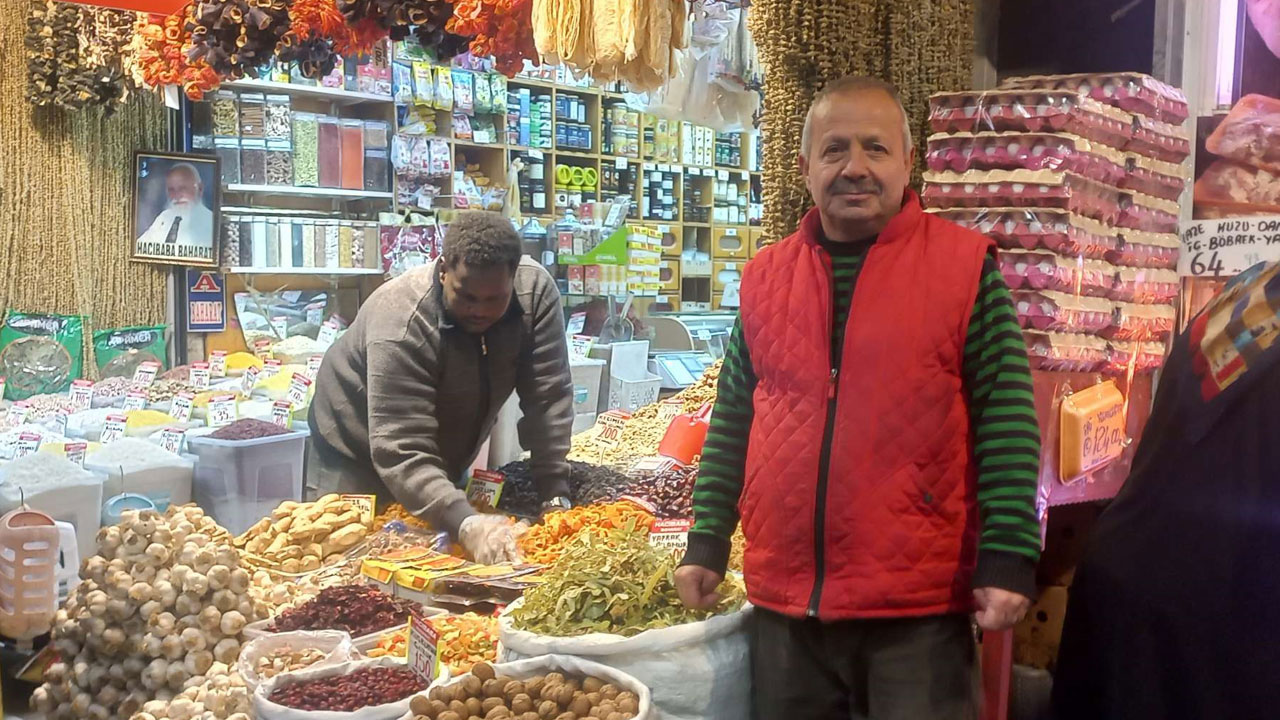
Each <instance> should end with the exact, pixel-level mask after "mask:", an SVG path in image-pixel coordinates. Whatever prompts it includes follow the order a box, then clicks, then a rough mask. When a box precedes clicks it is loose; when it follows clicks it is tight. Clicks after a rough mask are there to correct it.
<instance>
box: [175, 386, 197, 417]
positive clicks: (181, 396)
mask: <svg viewBox="0 0 1280 720" xmlns="http://www.w3.org/2000/svg"><path fill="white" fill-rule="evenodd" d="M195 402H196V396H195V395H192V394H191V393H189V392H184V393H178V395H177V396H176V397H174V398H173V406H172V407H170V408H169V415H170V416H171V417H172V418H173V419H174V420H177V421H178V422H182V423H184V422H189V421H190V420H191V408H192V407H194V406H195Z"/></svg>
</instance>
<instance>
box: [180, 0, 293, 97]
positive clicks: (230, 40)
mask: <svg viewBox="0 0 1280 720" xmlns="http://www.w3.org/2000/svg"><path fill="white" fill-rule="evenodd" d="M186 27H187V30H188V31H189V32H190V33H191V49H190V50H189V51H188V52H187V56H188V57H189V58H190V59H191V60H203V61H205V62H207V63H208V64H209V66H210V67H212V68H213V69H214V71H215V72H217V73H218V74H220V75H222V76H224V77H230V78H242V77H244V76H245V75H246V74H248V72H249V71H250V70H253V69H255V68H259V67H262V66H263V65H266V64H267V62H269V61H270V60H271V57H272V55H273V54H275V51H276V46H277V45H279V44H280V38H281V37H283V36H284V34H285V33H286V32H288V30H289V2H288V0H200V2H198V3H196V4H195V6H194V7H193V8H192V11H191V15H190V17H189V18H188V19H187V26H186Z"/></svg>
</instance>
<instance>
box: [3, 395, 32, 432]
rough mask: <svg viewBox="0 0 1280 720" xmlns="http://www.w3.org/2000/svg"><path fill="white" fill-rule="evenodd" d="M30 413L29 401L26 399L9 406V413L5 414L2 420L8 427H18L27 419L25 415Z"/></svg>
mask: <svg viewBox="0 0 1280 720" xmlns="http://www.w3.org/2000/svg"><path fill="white" fill-rule="evenodd" d="M30 414H31V403H29V402H27V401H26V400H19V401H18V402H16V403H14V404H12V405H10V406H9V414H7V415H5V417H4V422H5V424H6V425H8V426H9V427H18V426H19V425H21V424H23V423H25V422H26V421H27V416H28V415H30Z"/></svg>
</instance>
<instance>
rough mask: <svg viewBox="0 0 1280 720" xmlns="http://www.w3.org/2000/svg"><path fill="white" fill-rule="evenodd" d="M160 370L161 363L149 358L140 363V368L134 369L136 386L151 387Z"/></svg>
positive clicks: (134, 384) (134, 383)
mask: <svg viewBox="0 0 1280 720" xmlns="http://www.w3.org/2000/svg"><path fill="white" fill-rule="evenodd" d="M158 372H160V363H158V362H155V361H152V360H148V361H146V362H144V363H142V364H140V365H138V369H137V370H134V371H133V386H134V387H144V388H145V387H151V383H153V382H155V381H156V373H158Z"/></svg>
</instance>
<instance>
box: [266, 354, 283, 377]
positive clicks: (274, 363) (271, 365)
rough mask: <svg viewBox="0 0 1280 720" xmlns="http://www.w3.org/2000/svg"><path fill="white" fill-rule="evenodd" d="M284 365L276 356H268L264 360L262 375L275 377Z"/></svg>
mask: <svg viewBox="0 0 1280 720" xmlns="http://www.w3.org/2000/svg"><path fill="white" fill-rule="evenodd" d="M282 367H284V363H282V362H280V361H279V360H276V359H275V358H268V359H267V360H263V361H262V377H268V378H270V377H275V376H276V375H279V374H280V368H282Z"/></svg>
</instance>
